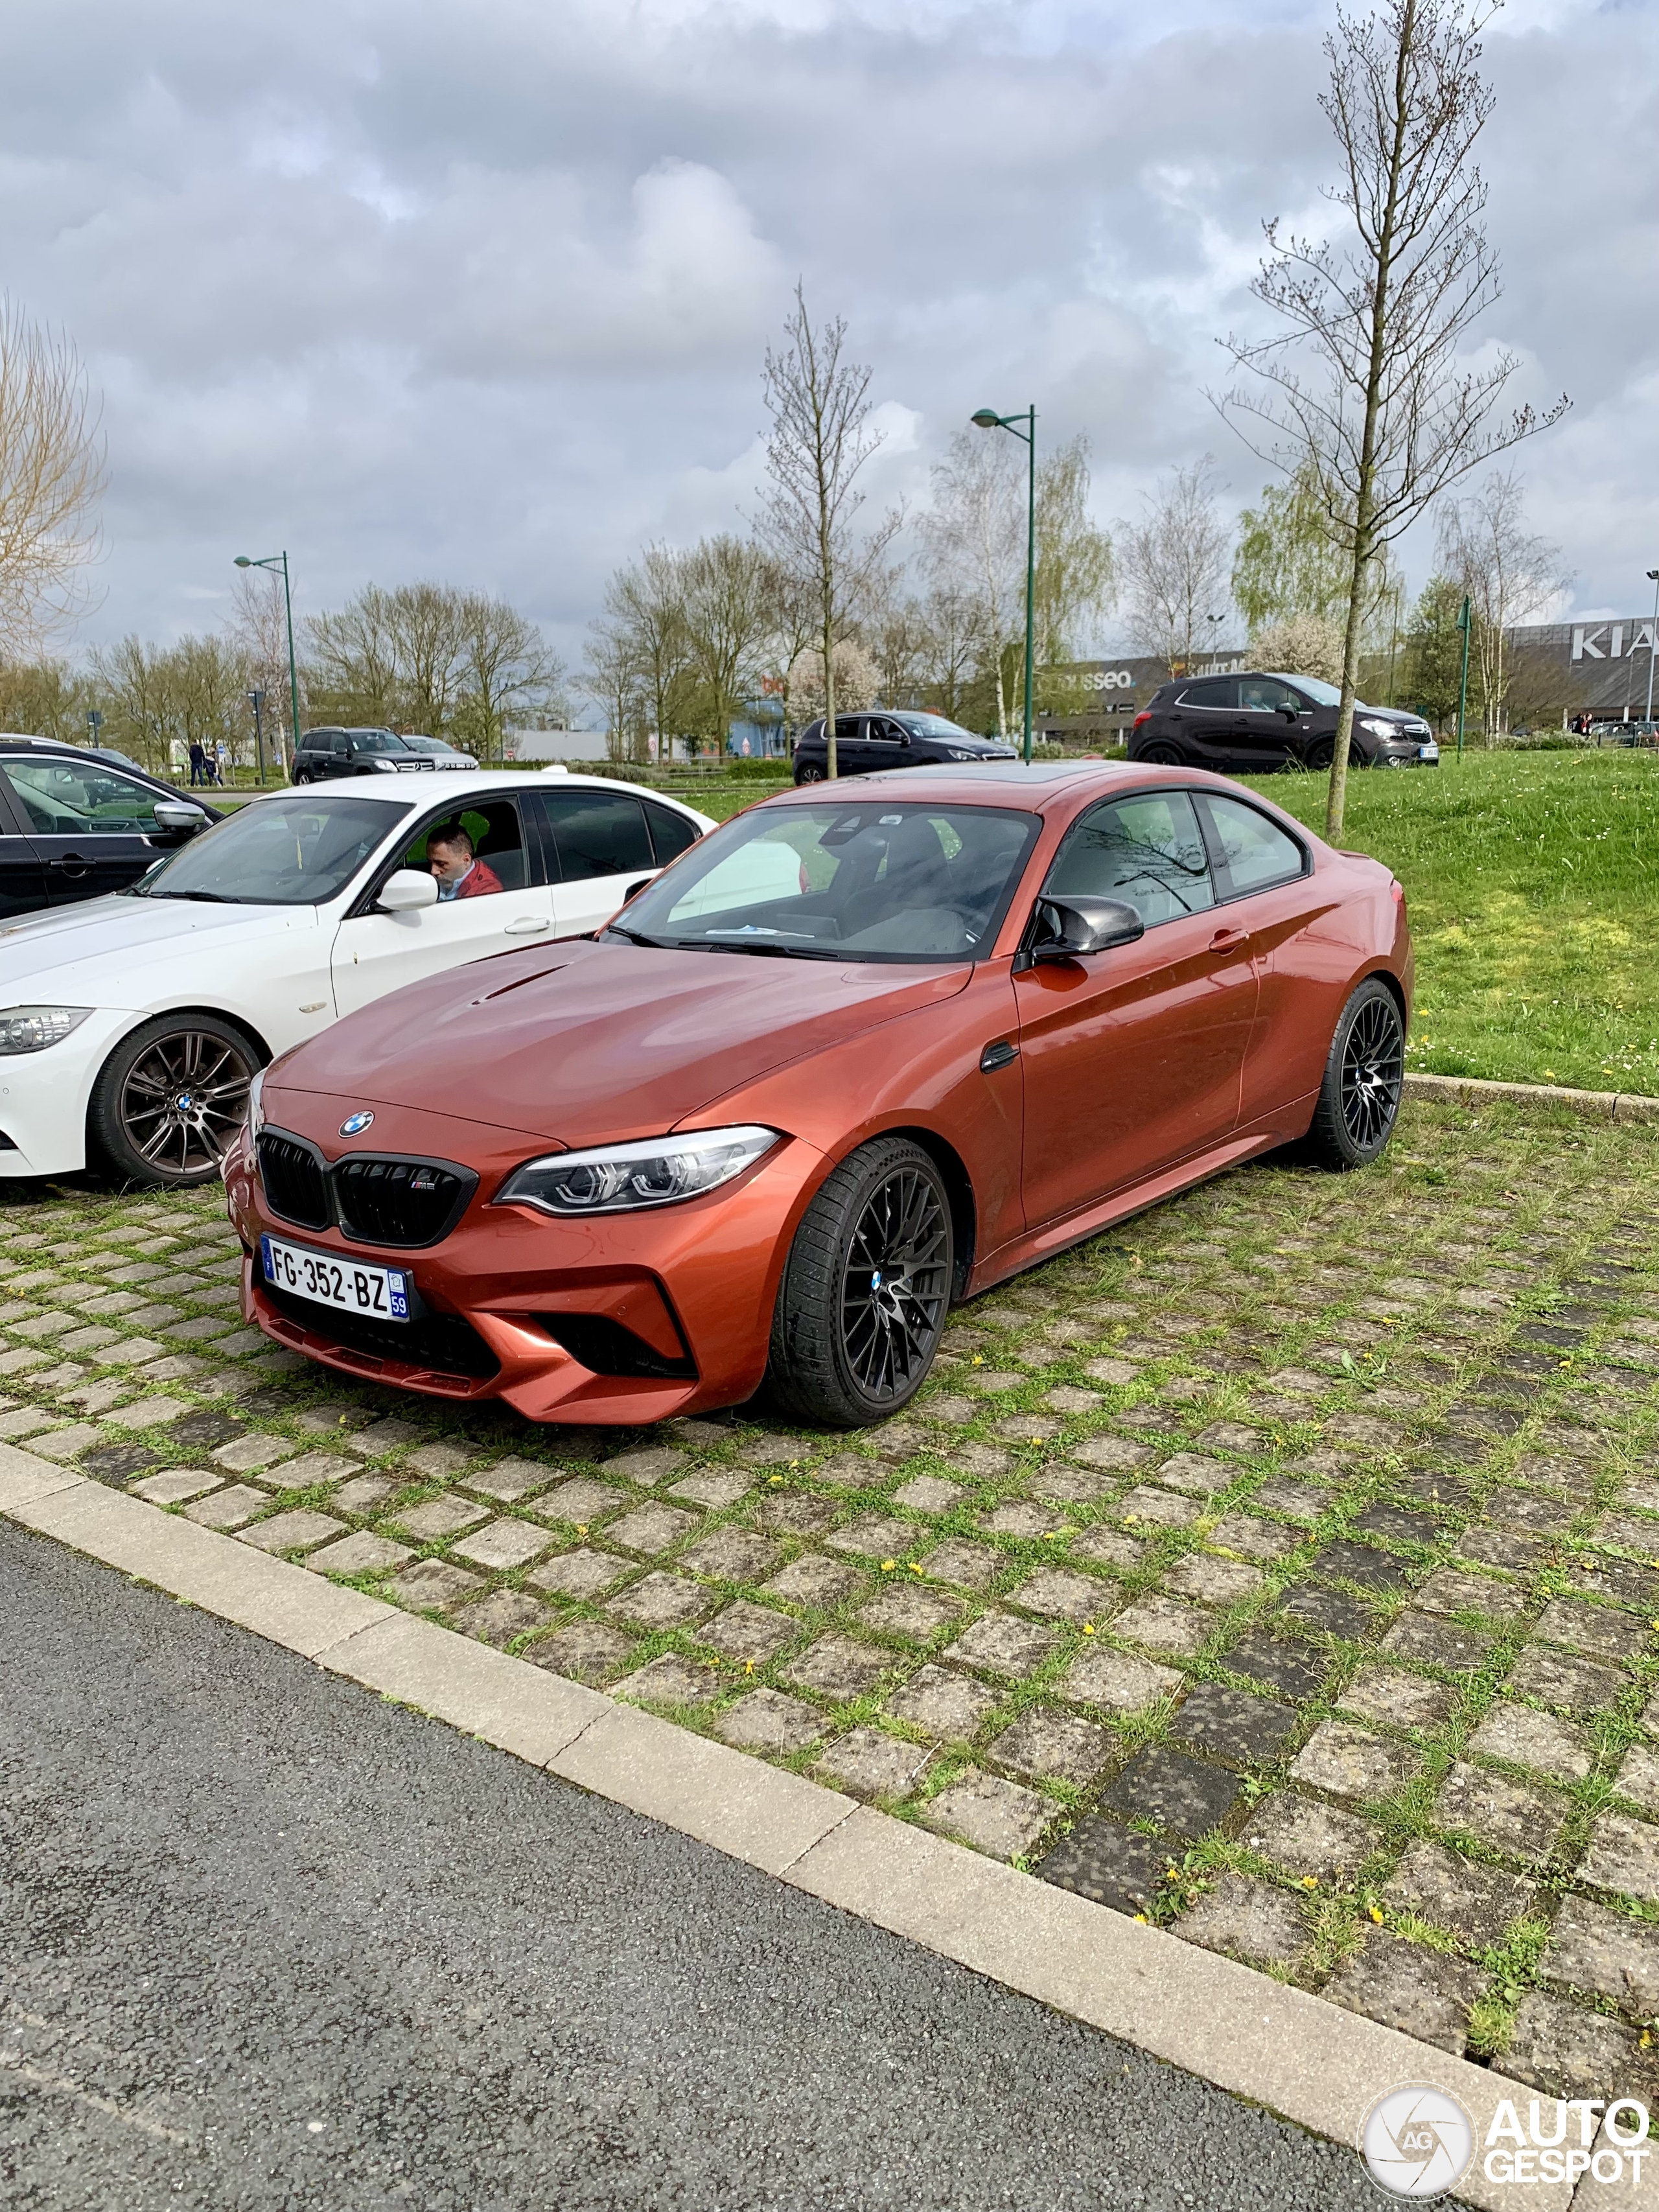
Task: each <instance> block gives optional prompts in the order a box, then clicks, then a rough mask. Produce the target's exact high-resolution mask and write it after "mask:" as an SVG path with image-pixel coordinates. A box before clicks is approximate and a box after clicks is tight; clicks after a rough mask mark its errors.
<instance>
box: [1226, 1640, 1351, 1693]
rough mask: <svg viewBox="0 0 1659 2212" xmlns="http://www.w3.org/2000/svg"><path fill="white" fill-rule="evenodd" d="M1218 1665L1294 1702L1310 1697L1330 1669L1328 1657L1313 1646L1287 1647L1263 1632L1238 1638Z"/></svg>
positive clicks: (1287, 1643)
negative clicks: (1220, 1664)
mask: <svg viewBox="0 0 1659 2212" xmlns="http://www.w3.org/2000/svg"><path fill="white" fill-rule="evenodd" d="M1221 1662H1222V1664H1223V1666H1225V1667H1227V1668H1231V1671H1232V1672H1233V1673H1234V1674H1243V1676H1244V1677H1245V1678H1246V1679H1247V1680H1249V1681H1252V1682H1260V1683H1261V1684H1262V1685H1263V1686H1264V1687H1266V1688H1267V1689H1269V1690H1274V1691H1277V1692H1278V1693H1279V1696H1280V1697H1281V1698H1290V1699H1295V1700H1298V1701H1299V1700H1300V1699H1304V1698H1310V1697H1312V1696H1313V1694H1314V1692H1316V1690H1317V1689H1318V1688H1319V1686H1320V1685H1321V1684H1322V1682H1323V1680H1325V1677H1326V1675H1327V1674H1329V1672H1330V1668H1331V1662H1330V1658H1329V1656H1328V1654H1327V1653H1326V1652H1324V1651H1322V1650H1320V1649H1319V1648H1318V1647H1316V1645H1314V1644H1300V1643H1291V1642H1290V1641H1289V1640H1288V1638H1284V1637H1279V1636H1273V1635H1271V1634H1270V1633H1269V1632H1268V1631H1267V1630H1266V1629H1265V1628H1256V1629H1252V1630H1251V1632H1250V1633H1249V1635H1248V1636H1242V1637H1240V1638H1239V1640H1238V1642H1237V1644H1232V1645H1231V1646H1230V1647H1229V1648H1228V1650H1225V1651H1224V1652H1223V1653H1222V1655H1221Z"/></svg>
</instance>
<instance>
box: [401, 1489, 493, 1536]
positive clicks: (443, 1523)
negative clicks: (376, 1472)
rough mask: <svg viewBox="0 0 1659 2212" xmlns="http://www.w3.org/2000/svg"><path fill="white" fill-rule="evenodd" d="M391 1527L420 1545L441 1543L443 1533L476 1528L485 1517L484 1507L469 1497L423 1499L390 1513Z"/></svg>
mask: <svg viewBox="0 0 1659 2212" xmlns="http://www.w3.org/2000/svg"><path fill="white" fill-rule="evenodd" d="M391 1517H392V1522H393V1524H394V1526H396V1527H397V1528H401V1529H402V1530H403V1531H404V1534H406V1535H410V1536H414V1537H416V1538H417V1539H418V1540H419V1541H420V1542H422V1544H441V1543H442V1542H443V1541H444V1539H445V1538H446V1537H447V1536H457V1535H459V1534H460V1532H461V1531H462V1529H464V1528H477V1525H478V1523H479V1522H481V1521H487V1520H488V1519H489V1511H488V1510H487V1509H486V1508H485V1507H484V1506H482V1505H475V1504H473V1503H472V1500H471V1498H455V1497H452V1496H448V1495H445V1496H444V1497H441V1498H423V1499H422V1501H421V1503H420V1504H418V1505H404V1506H399V1507H398V1510H397V1511H396V1512H395V1513H394V1514H393V1515H392V1516H391Z"/></svg>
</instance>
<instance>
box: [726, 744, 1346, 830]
mask: <svg viewBox="0 0 1659 2212" xmlns="http://www.w3.org/2000/svg"><path fill="white" fill-rule="evenodd" d="M1159 784H1170V785H1173V786H1175V787H1178V788H1180V789H1182V790H1194V789H1197V790H1203V791H1218V792H1225V793H1227V794H1228V795H1229V796H1231V797H1232V798H1234V799H1244V800H1245V801H1246V802H1247V803H1248V804H1249V805H1255V806H1266V807H1267V808H1268V810H1269V811H1272V812H1273V813H1275V814H1283V811H1284V810H1283V809H1282V808H1279V807H1275V806H1274V805H1273V801H1272V800H1271V799H1263V798H1262V796H1261V793H1259V792H1254V791H1241V789H1240V788H1239V786H1238V785H1237V782H1235V781H1233V779H1232V778H1231V776H1225V775H1216V774H1215V773H1214V771H1213V770H1212V769H1201V768H1162V767H1159V766H1158V765H1156V764H1155V763H1152V762H1150V761H1106V760H1069V761H1033V762H1032V763H1031V764H1030V767H1029V768H1028V767H1027V766H1026V765H1025V763H1024V761H987V762H986V763H984V764H983V766H974V765H971V764H966V763H962V764H959V763H954V762H953V763H941V764H940V765H939V766H937V767H933V766H929V767H927V768H898V769H882V770H881V771H880V772H879V773H878V774H877V775H860V776H848V777H846V778H845V779H844V780H838V781H837V782H836V785H835V786H834V787H833V791H834V793H835V794H836V795H837V796H840V795H841V794H842V792H843V788H844V792H845V796H846V798H847V799H848V801H849V802H850V801H852V800H854V799H860V798H862V797H864V796H865V795H866V793H871V792H872V791H879V792H880V793H881V794H882V795H883V797H885V796H886V795H887V794H888V793H890V792H891V791H893V790H895V789H897V790H900V791H907V792H914V791H915V790H916V789H917V787H919V786H920V787H922V788H924V789H926V790H927V792H928V793H931V794H933V795H936V796H937V797H938V798H939V799H942V800H944V801H945V802H946V803H947V804H949V805H952V806H972V805H975V804H977V805H981V806H1007V805H1018V803H1019V801H1020V799H1022V798H1024V799H1025V800H1026V802H1027V804H1028V805H1030V806H1031V807H1033V808H1036V809H1038V810H1041V809H1042V808H1043V807H1045V806H1048V805H1058V804H1060V802H1061V801H1063V800H1066V799H1071V798H1073V797H1075V796H1076V795H1077V794H1078V793H1079V792H1081V793H1084V794H1085V795H1086V794H1088V793H1091V792H1092V793H1098V794H1099V796H1100V797H1101V798H1103V799H1104V798H1107V797H1109V795H1110V794H1111V793H1113V792H1114V791H1119V790H1122V789H1123V788H1124V787H1126V786H1133V787H1134V788H1135V789H1137V790H1140V791H1146V790H1149V789H1152V788H1154V787H1157V786H1158V785H1159ZM831 790H832V787H830V786H829V785H827V784H823V783H803V784H798V785H797V786H796V787H794V789H793V790H792V791H781V792H778V793H775V795H774V796H773V797H772V798H770V799H763V800H761V802H760V805H762V806H763V807H768V808H769V807H775V806H799V805H813V804H814V803H817V804H822V802H823V799H824V797H825V796H826V794H827V793H830V792H831ZM750 811H755V810H752V809H751V810H750ZM1290 818H1291V817H1289V816H1285V820H1286V822H1288V821H1289V820H1290ZM1308 834H1309V833H1308V832H1307V831H1306V830H1305V829H1300V828H1299V827H1298V835H1300V836H1307V835H1308Z"/></svg>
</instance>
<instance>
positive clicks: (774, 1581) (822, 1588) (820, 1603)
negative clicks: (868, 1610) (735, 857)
mask: <svg viewBox="0 0 1659 2212" xmlns="http://www.w3.org/2000/svg"><path fill="white" fill-rule="evenodd" d="M864 1586H865V1577H864V1576H863V1575H861V1574H860V1572H859V1571H858V1569H857V1568H856V1567H849V1566H846V1565H843V1564H842V1562H841V1561H840V1560H839V1559H823V1558H822V1557H820V1555H819V1554H818V1553H816V1552H805V1553H802V1555H801V1556H800V1558H799V1559H792V1560H791V1561H790V1562H789V1565H787V1567H783V1568H781V1569H780V1571H778V1572H777V1573H776V1574H775V1575H774V1576H773V1577H771V1579H770V1580H769V1582H764V1583H762V1584H761V1593H762V1595H763V1596H765V1597H781V1598H782V1599H783V1600H784V1601H785V1603H786V1604H788V1605H808V1606H817V1607H824V1608H825V1609H828V1608H829V1607H831V1606H837V1605H841V1604H842V1603H844V1602H845V1601H846V1600H847V1599H848V1598H849V1597H851V1596H852V1595H853V1593H854V1591H855V1590H860V1589H863V1588H864Z"/></svg>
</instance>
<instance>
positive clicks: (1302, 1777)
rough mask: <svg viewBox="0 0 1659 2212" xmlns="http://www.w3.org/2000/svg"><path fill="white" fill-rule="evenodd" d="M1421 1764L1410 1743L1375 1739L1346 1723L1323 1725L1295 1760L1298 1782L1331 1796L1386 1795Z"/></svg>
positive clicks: (1366, 1730)
mask: <svg viewBox="0 0 1659 2212" xmlns="http://www.w3.org/2000/svg"><path fill="white" fill-rule="evenodd" d="M1420 1764H1421V1761H1420V1760H1419V1757H1418V1755H1417V1753H1415V1752H1414V1751H1413V1749H1412V1748H1411V1747H1410V1746H1409V1745H1407V1744H1401V1743H1395V1742H1393V1741H1390V1740H1389V1738H1387V1737H1385V1736H1380V1735H1371V1734H1370V1731H1369V1730H1368V1729H1359V1728H1355V1727H1353V1726H1352V1723H1349V1722H1347V1721H1321V1723H1319V1726H1318V1727H1317V1728H1316V1729H1315V1730H1314V1732H1313V1734H1312V1735H1310V1737H1309V1738H1308V1741H1307V1742H1306V1743H1305V1744H1304V1745H1303V1747H1302V1748H1301V1750H1300V1751H1299V1752H1298V1753H1297V1755H1296V1757H1295V1759H1293V1760H1292V1761H1291V1774H1292V1776H1293V1777H1294V1778H1296V1780H1297V1781H1298V1782H1305V1783H1307V1784H1310V1786H1311V1787H1312V1788H1313V1789H1316V1790H1328V1791H1329V1793H1330V1795H1331V1796H1333V1797H1346V1798H1349V1799H1351V1800H1364V1799H1365V1798H1368V1797H1386V1796H1388V1795H1389V1792H1390V1791H1391V1790H1397V1789H1398V1788H1399V1787H1400V1785H1401V1783H1402V1782H1405V1781H1407V1780H1409V1778H1411V1776H1413V1774H1415V1773H1416V1771H1418V1768H1419V1765H1420Z"/></svg>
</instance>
